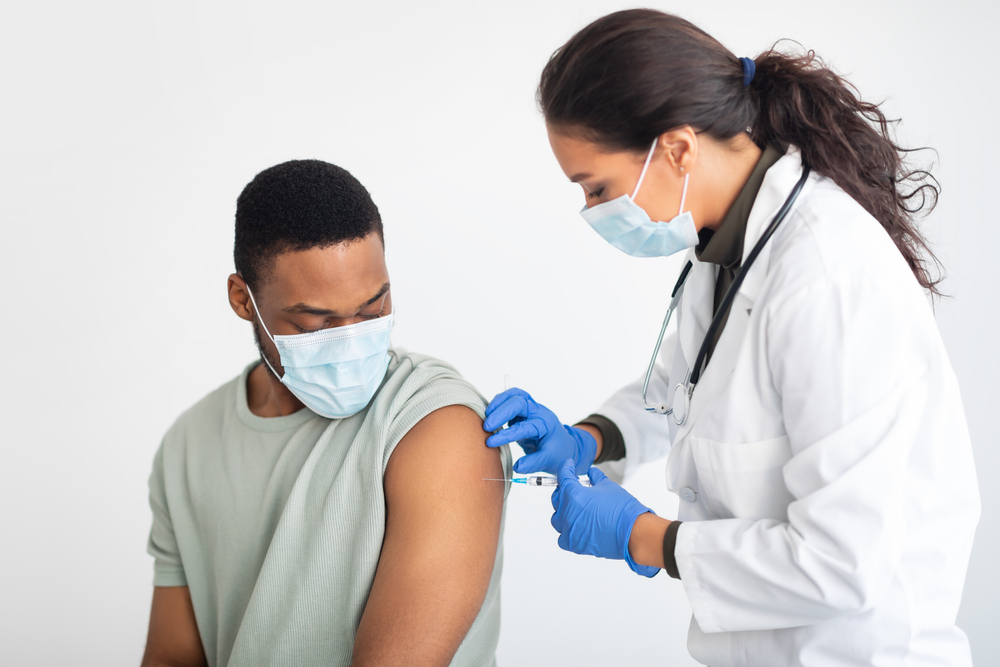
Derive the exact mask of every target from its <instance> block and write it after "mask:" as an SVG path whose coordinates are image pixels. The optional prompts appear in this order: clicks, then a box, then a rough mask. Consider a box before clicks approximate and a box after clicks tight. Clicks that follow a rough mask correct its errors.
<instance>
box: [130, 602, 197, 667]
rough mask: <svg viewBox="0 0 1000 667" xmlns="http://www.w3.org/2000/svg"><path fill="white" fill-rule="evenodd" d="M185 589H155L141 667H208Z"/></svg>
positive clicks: (191, 606) (192, 607)
mask: <svg viewBox="0 0 1000 667" xmlns="http://www.w3.org/2000/svg"><path fill="white" fill-rule="evenodd" d="M207 666H208V660H206V659H205V650H204V649H203V648H202V646H201V635H200V634H198V624H197V623H195V620H194V606H193V605H192V604H191V593H190V592H189V591H188V587H187V586H169V587H166V586H157V587H155V588H154V589H153V608H152V610H151V611H150V613H149V636H148V637H147V638H146V653H145V654H144V655H143V656H142V667H207Z"/></svg>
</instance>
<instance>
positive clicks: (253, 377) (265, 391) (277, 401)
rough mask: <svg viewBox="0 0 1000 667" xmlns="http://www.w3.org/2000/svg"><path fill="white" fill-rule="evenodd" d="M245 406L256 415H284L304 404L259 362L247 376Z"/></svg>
mask: <svg viewBox="0 0 1000 667" xmlns="http://www.w3.org/2000/svg"><path fill="white" fill-rule="evenodd" d="M247 407H248V408H250V412H252V413H253V414H255V415H257V416H258V417H285V416H287V415H290V414H293V413H295V412H298V411H299V410H301V409H302V408H304V407H305V405H304V404H303V403H302V401H300V400H299V399H297V398H295V395H294V394H293V393H292V392H291V391H289V390H288V387H286V386H285V385H283V384H281V382H280V381H279V380H278V378H276V377H274V373H272V372H271V371H270V369H269V368H268V367H267V365H266V364H264V363H260V364H258V365H257V367H256V368H254V369H253V370H252V371H250V375H249V377H247Z"/></svg>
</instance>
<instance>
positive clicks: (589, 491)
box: [552, 459, 660, 577]
mask: <svg viewBox="0 0 1000 667" xmlns="http://www.w3.org/2000/svg"><path fill="white" fill-rule="evenodd" d="M587 475H588V477H590V483H591V484H592V486H591V487H590V488H587V487H585V486H584V485H582V484H580V480H578V479H577V478H576V471H575V470H574V469H573V462H572V461H570V460H568V459H567V460H566V461H564V462H563V465H562V466H561V467H560V468H559V486H558V487H556V490H555V491H553V492H552V509H554V510H555V511H556V512H555V514H553V515H552V527H553V528H555V529H556V530H557V531H558V532H559V547H560V548H561V549H565V550H566V551H572V552H573V553H577V554H589V555H591V556H597V557H598V558H614V559H619V560H620V559H625V562H626V563H628V566H629V567H630V568H632V571H633V572H635V573H636V574H641V575H642V576H644V577H652V576H655V575H656V573H657V572H659V571H660V568H658V567H652V566H649V565H638V564H636V563H635V561H633V560H632V556H630V555H629V553H628V539H629V536H631V535H632V526H633V525H634V524H635V520H636V519H638V518H639V517H640V516H641V515H643V514H645V513H646V512H652V511H653V510H651V509H649V508H648V507H646V506H645V505H643V504H642V503H640V502H639V501H638V500H636V499H635V498H633V497H632V494H630V493H629V492H628V491H626V490H625V489H623V488H622V487H620V486H618V485H617V484H615V483H614V482H612V481H611V480H610V479H608V478H607V476H606V475H605V474H604V473H603V472H601V471H600V470H598V469H597V468H591V469H590V470H589V471H588V473H587Z"/></svg>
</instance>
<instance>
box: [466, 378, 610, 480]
mask: <svg viewBox="0 0 1000 667" xmlns="http://www.w3.org/2000/svg"><path fill="white" fill-rule="evenodd" d="M507 423H509V424H510V426H509V427H508V428H505V429H504V430H502V431H500V432H499V433H495V434H494V435H491V436H490V437H489V438H487V440H486V444H487V446H489V447H500V446H501V445H506V444H507V443H510V442H514V441H515V440H516V441H517V444H519V445H521V449H523V450H524V453H525V454H526V456H522V457H521V458H519V459H518V460H517V461H515V462H514V472H517V473H521V474H526V473H532V472H540V471H544V472H547V473H549V474H552V475H555V474H556V473H557V472H558V471H559V467H560V466H561V465H562V462H563V460H564V459H573V464H574V465H575V466H576V472H577V474H579V475H582V474H584V473H585V472H587V469H588V468H590V466H591V465H592V464H593V463H594V457H595V456H597V441H596V440H594V436H592V435H590V434H589V433H587V432H586V431H584V430H583V429H582V428H575V427H572V426H566V425H564V424H563V423H562V422H560V421H559V418H558V417H556V416H555V413H553V412H552V411H551V410H549V409H548V408H547V407H545V406H544V405H541V404H539V403H536V402H535V399H533V398H532V397H531V396H530V395H529V394H528V392H526V391H524V390H523V389H517V388H512V389H508V390H507V391H505V392H503V393H500V394H497V395H496V397H495V398H494V399H493V400H492V401H490V404H489V405H487V406H486V421H485V422H484V423H483V429H484V430H486V431H489V432H492V431H496V430H497V429H498V428H500V427H501V426H503V425H504V424H507Z"/></svg>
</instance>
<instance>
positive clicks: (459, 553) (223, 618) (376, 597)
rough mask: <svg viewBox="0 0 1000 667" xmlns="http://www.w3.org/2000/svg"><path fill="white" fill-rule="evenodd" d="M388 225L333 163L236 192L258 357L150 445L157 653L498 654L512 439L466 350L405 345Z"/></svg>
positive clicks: (239, 297) (150, 651)
mask: <svg viewBox="0 0 1000 667" xmlns="http://www.w3.org/2000/svg"><path fill="white" fill-rule="evenodd" d="M383 243H384V241H383V232H382V222H381V218H380V217H379V213H378V209H377V208H376V207H375V204H374V203H373V202H372V200H371V198H370V197H369V195H368V192H367V191H366V190H365V188H364V187H363V186H362V185H361V184H360V183H359V182H358V181H357V180H356V179H355V178H354V177H352V176H351V175H350V174H349V173H348V172H346V171H345V170H343V169H341V168H339V167H336V166H334V165H331V164H327V163H325V162H320V161H316V160H304V161H293V162H286V163H284V164H280V165H278V166H276V167H272V168H270V169H267V170H265V171H263V172H261V173H260V174H258V175H257V177H256V178H254V180H253V181H252V182H251V183H250V184H249V185H247V187H246V188H245V189H244V190H243V193H242V194H241V195H240V197H239V200H238V201H237V206H236V243H235V252H234V255H235V263H236V273H235V274H233V275H231V276H229V303H230V305H231V306H232V308H233V310H234V311H235V312H236V314H237V315H238V316H239V317H241V318H243V319H244V320H247V321H248V322H251V323H252V325H253V331H254V336H255V339H256V341H257V346H258V348H259V350H260V356H261V359H260V360H257V361H255V362H254V363H252V364H250V365H249V366H247V368H246V369H245V370H244V371H243V373H242V374H241V375H240V376H239V377H237V378H236V379H235V380H233V381H231V382H229V383H227V384H225V385H223V386H222V387H220V388H219V389H217V390H215V391H214V392H212V393H211V394H209V395H208V396H206V397H205V398H204V399H202V400H201V402H199V403H197V404H196V405H195V406H194V407H192V408H191V409H190V410H188V411H187V412H186V413H185V414H184V415H182V416H181V417H180V418H179V419H178V420H177V422H176V423H175V424H174V426H173V427H172V428H171V429H170V430H169V431H168V433H167V435H166V437H165V438H164V440H163V444H162V446H161V447H160V450H159V451H158V453H157V455H156V459H155V461H154V465H153V474H152V476H151V477H150V504H151V506H152V509H153V528H152V531H151V534H150V540H149V553H150V554H151V555H152V556H153V557H154V558H155V559H156V561H155V567H154V570H155V575H154V586H155V588H154V593H153V606H152V612H151V614H150V624H149V637H148V640H147V645H146V653H145V657H144V659H143V665H144V666H149V667H153V666H155V665H171V666H181V665H206V664H207V665H212V666H213V667H216V666H218V667H224V666H225V665H241V666H242V665H296V666H300V667H306V666H310V665H323V666H324V667H325V666H327V665H397V664H404V663H405V664H415V665H416V664H419V665H447V664H449V663H450V664H453V665H484V664H491V663H492V662H493V661H494V657H493V656H494V651H495V649H496V645H497V638H498V636H499V629H500V597H499V580H500V571H501V562H502V559H501V545H500V536H501V533H502V530H503V505H504V498H505V495H506V492H507V488H508V485H507V484H502V483H498V482H494V481H486V479H490V478H508V477H509V476H510V468H511V466H510V452H509V450H507V451H503V452H497V451H496V450H492V449H489V448H487V447H485V446H484V441H485V437H484V433H483V430H482V424H483V421H482V417H483V414H484V407H485V401H484V400H483V398H482V397H481V396H480V395H479V393H478V392H477V391H476V390H475V389H474V388H473V387H472V386H471V385H470V384H468V383H467V382H466V381H465V380H463V379H462V378H461V377H460V376H459V374H458V373H457V372H456V371H455V370H454V369H453V368H452V367H450V366H448V365H446V364H444V363H442V362H441V361H438V360H436V359H432V358H430V357H426V356H422V355H418V354H411V353H407V352H403V351H401V350H393V349H390V347H389V330H390V328H391V324H392V291H391V289H390V283H389V274H388V271H387V269H386V264H385V253H384V245H383ZM438 479H441V480H447V483H441V484H433V483H429V480H438Z"/></svg>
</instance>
